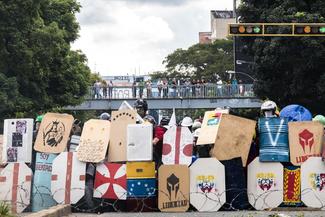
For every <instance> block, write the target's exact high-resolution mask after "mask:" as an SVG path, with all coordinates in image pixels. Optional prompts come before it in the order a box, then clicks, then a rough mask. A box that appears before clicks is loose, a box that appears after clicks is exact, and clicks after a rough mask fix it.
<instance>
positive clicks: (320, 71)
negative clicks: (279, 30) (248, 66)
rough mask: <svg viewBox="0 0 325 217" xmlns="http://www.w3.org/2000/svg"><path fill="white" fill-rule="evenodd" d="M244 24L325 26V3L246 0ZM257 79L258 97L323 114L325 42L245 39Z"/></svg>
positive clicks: (320, 39) (241, 11) (316, 39)
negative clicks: (299, 105) (324, 23)
mask: <svg viewBox="0 0 325 217" xmlns="http://www.w3.org/2000/svg"><path fill="white" fill-rule="evenodd" d="M238 12H239V15H240V16H241V22H247V23H250V22H254V23H255V22H256V23H258V22H266V23H281V22H282V23H284V22H286V23H291V22H299V23H314V22H315V23H319V22H325V2H324V1H323V0H315V1H309V0H301V1H294V0H284V1H267V0H259V1H256V0H254V1H252V0H243V1H242V4H241V6H240V8H239V11H238ZM245 41H246V43H247V45H248V47H249V50H250V51H251V53H250V54H251V55H253V56H254V62H255V64H254V65H253V66H252V72H253V76H254V77H256V78H257V79H258V81H257V82H256V84H255V87H254V89H255V93H256V94H257V95H258V96H259V97H261V98H262V99H265V98H269V99H272V100H274V101H275V102H276V103H277V104H278V105H279V106H280V107H284V106H285V105H288V104H292V103H297V104H301V105H303V106H306V107H307V108H309V109H310V110H311V111H312V112H313V113H324V110H323V108H324V106H325V97H324V96H325V95H324V94H325V38H324V37H263V38H262V37H258V38H246V39H245Z"/></svg>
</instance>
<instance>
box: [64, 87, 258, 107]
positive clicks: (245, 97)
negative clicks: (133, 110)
mask: <svg viewBox="0 0 325 217" xmlns="http://www.w3.org/2000/svg"><path fill="white" fill-rule="evenodd" d="M252 86H253V85H252V84H239V85H236V86H234V85H209V84H207V85H195V86H177V87H175V86H174V87H171V86H168V87H163V88H160V89H158V87H151V88H146V87H134V86H133V87H132V86H127V87H126V86H123V87H121V86H119V87H117V86H115V87H110V88H107V89H106V88H105V89H104V88H101V89H100V90H99V91H98V90H94V89H93V88H91V89H90V90H89V94H88V96H87V97H86V100H85V101H84V102H83V103H82V104H81V105H78V106H68V107H66V108H65V109H66V110H117V109H118V108H119V107H120V105H121V104H122V103H123V101H127V102H128V103H129V104H130V105H133V103H134V101H135V100H136V99H138V98H143V99H145V100H147V103H148V106H149V109H155V110H156V109H157V110H158V109H159V110H162V109H173V108H175V109H214V108H218V107H220V108H223V107H230V108H259V107H260V106H261V104H262V101H261V100H260V99H258V98H257V97H256V96H255V94H254V92H253V88H252Z"/></svg>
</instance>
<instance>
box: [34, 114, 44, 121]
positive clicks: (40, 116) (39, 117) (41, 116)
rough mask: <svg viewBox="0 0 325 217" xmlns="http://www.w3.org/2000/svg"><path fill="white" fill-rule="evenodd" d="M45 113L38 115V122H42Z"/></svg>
mask: <svg viewBox="0 0 325 217" xmlns="http://www.w3.org/2000/svg"><path fill="white" fill-rule="evenodd" d="M43 117H44V115H38V116H37V117H36V122H42V120H43Z"/></svg>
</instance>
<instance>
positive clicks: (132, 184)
mask: <svg viewBox="0 0 325 217" xmlns="http://www.w3.org/2000/svg"><path fill="white" fill-rule="evenodd" d="M156 182H157V180H156V179H155V178H153V179H128V180H127V183H128V184H127V185H128V197H135V198H138V199H139V198H148V197H153V196H155V195H156Z"/></svg>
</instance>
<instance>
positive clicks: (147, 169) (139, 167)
mask: <svg viewBox="0 0 325 217" xmlns="http://www.w3.org/2000/svg"><path fill="white" fill-rule="evenodd" d="M126 176H127V178H128V179H144V178H155V177H156V174H155V162H127V163H126Z"/></svg>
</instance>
